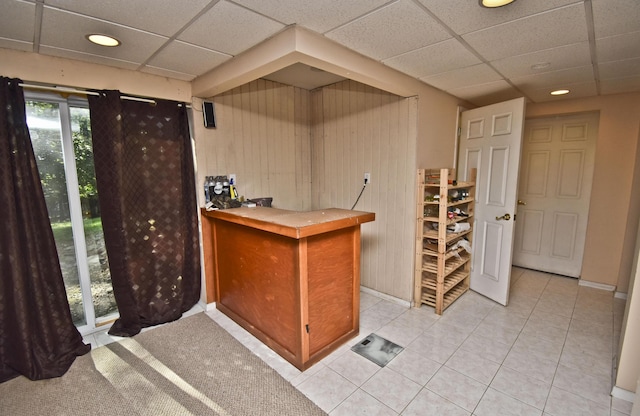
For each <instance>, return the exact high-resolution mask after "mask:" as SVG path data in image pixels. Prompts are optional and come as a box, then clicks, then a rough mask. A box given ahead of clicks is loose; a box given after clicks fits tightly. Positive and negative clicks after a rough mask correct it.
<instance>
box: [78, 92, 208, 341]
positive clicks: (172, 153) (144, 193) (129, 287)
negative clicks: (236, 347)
mask: <svg viewBox="0 0 640 416" xmlns="http://www.w3.org/2000/svg"><path fill="white" fill-rule="evenodd" d="M89 109H90V112H91V135H92V137H93V153H94V160H95V167H96V180H97V185H98V197H99V199H100V210H101V212H102V223H103V228H104V237H105V245H106V249H107V254H108V257H109V267H110V270H111V281H112V284H113V290H114V296H115V299H116V303H117V304H118V310H119V311H120V318H119V319H118V320H117V321H116V322H115V323H114V325H113V326H112V327H111V330H110V331H109V333H110V334H112V335H118V336H133V335H135V334H137V333H138V332H140V329H141V328H143V327H147V326H152V325H157V324H161V323H165V322H170V321H173V320H176V319H178V318H180V316H182V313H183V312H185V311H187V310H189V309H190V308H191V307H192V306H193V305H195V304H196V302H197V301H198V299H199V298H200V248H199V240H198V218H197V214H198V211H197V203H196V191H195V179H194V171H193V156H192V150H191V140H190V137H189V126H188V121H187V113H186V109H185V107H184V106H183V105H182V106H179V105H178V103H177V102H173V101H165V100H157V103H156V104H155V105H151V104H148V103H143V102H137V101H130V100H124V99H121V98H120V93H119V92H118V91H102V92H100V95H99V96H89Z"/></svg>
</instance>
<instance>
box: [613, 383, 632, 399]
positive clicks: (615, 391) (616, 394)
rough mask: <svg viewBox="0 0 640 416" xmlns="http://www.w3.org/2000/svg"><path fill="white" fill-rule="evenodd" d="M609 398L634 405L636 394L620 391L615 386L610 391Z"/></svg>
mask: <svg viewBox="0 0 640 416" xmlns="http://www.w3.org/2000/svg"><path fill="white" fill-rule="evenodd" d="M611 396H613V397H616V398H618V399H622V400H624V401H627V402H631V403H634V402H635V400H636V394H635V393H634V392H632V391H629V390H625V389H621V388H620V387H617V386H613V389H612V390H611Z"/></svg>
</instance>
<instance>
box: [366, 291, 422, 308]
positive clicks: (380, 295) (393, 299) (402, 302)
mask: <svg viewBox="0 0 640 416" xmlns="http://www.w3.org/2000/svg"><path fill="white" fill-rule="evenodd" d="M360 291H361V292H364V293H367V294H369V295H372V296H375V297H377V298H380V299H384V300H386V301H389V302H392V303H395V304H397V305H402V306H405V307H407V308H410V307H411V302H409V301H406V300H404V299H400V298H396V297H395V296H391V295H387V294H386V293H382V292H378V291H377V290H373V289H369V288H368V287H364V286H360Z"/></svg>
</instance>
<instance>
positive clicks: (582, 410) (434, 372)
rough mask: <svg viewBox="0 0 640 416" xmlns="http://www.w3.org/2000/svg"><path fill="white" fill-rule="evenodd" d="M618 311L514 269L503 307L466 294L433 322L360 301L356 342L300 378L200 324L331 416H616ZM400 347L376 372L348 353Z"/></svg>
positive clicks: (608, 301)
mask: <svg viewBox="0 0 640 416" xmlns="http://www.w3.org/2000/svg"><path fill="white" fill-rule="evenodd" d="M624 304H625V302H624V300H620V299H615V298H614V297H613V293H612V292H607V291H603V290H598V289H593V288H589V287H585V286H579V285H578V280H576V279H571V278H566V277H560V276H555V275H552V274H546V273H541V272H536V271H531V270H526V269H519V268H514V269H513V273H512V286H511V298H510V303H509V306H508V307H503V306H501V305H498V304H496V303H494V302H492V301H490V300H488V299H487V298H485V297H483V296H481V295H478V294H477V293H474V292H468V293H466V294H465V295H463V296H462V297H461V298H460V299H458V300H457V301H456V302H455V303H454V304H453V305H451V306H450V307H449V308H448V309H447V310H446V311H445V313H444V314H443V315H442V316H438V315H436V314H435V313H434V312H433V309H432V308H429V307H426V306H423V307H421V308H407V307H405V306H401V305H399V304H396V303H393V302H390V301H387V300H383V299H381V298H378V297H376V296H373V295H371V294H368V293H361V315H360V334H359V335H358V336H357V337H356V338H354V339H353V340H351V341H349V342H348V343H347V344H345V345H343V346H342V347H340V348H339V349H338V350H336V351H335V352H334V353H332V354H331V355H329V356H328V357H326V358H325V359H323V360H322V361H321V362H319V363H317V364H315V365H314V366H312V367H311V368H310V369H308V370H307V371H304V372H301V371H299V370H298V369H296V368H295V367H293V366H292V365H291V364H289V363H288V362H286V361H285V360H284V359H282V358H281V357H280V356H278V355H277V354H275V353H274V352H273V351H271V350H270V349H269V348H267V347H266V346H265V345H263V344H262V343H261V342H260V341H258V340H257V339H256V338H254V337H253V336H252V335H250V334H249V333H248V332H246V331H245V330H244V329H242V328H241V327H239V326H238V325H237V324H235V323H234V322H233V321H231V320H230V319H229V318H227V317H226V316H225V315H223V314H222V313H220V312H219V311H217V310H212V311H208V312H207V314H208V315H209V316H210V317H211V318H212V319H214V320H215V321H216V322H217V323H218V324H220V325H221V326H222V327H224V328H225V329H227V331H229V332H230V333H231V334H232V335H234V336H235V337H236V338H237V339H239V340H240V341H241V342H243V343H244V345H246V346H247V347H248V348H249V349H250V350H252V351H253V352H254V353H255V354H256V355H258V356H259V357H261V358H262V359H263V360H264V361H265V362H266V363H267V364H269V365H270V366H271V367H273V368H274V369H276V370H277V371H278V372H279V373H280V374H281V375H282V376H283V377H285V378H286V379H287V380H289V381H290V382H291V383H292V384H293V385H294V386H296V388H298V390H300V391H301V392H302V393H304V394H305V395H306V396H307V397H309V398H310V399H311V400H312V401H313V402H315V403H316V404H317V405H318V406H320V407H321V408H322V409H323V410H325V411H326V412H327V413H328V414H330V415H331V416H342V415H348V416H353V415H368V416H376V415H380V416H386V415H403V416H417V415H441V416H445V415H461V416H462V415H477V416H485V415H486V416H496V415H500V416H506V415H545V416H565V415H576V416H578V415H579V416H586V415H595V416H600V415H602V416H621V415H629V414H630V413H631V407H632V403H629V402H626V401H623V400H620V399H616V398H612V397H611V396H610V392H611V387H612V374H611V373H612V371H611V368H612V360H613V355H614V352H615V351H617V342H618V339H619V336H620V327H621V324H622V315H623V313H624ZM370 333H376V334H378V335H380V336H382V337H384V338H386V339H388V340H390V341H393V342H395V343H396V344H399V345H401V346H403V347H404V350H403V351H402V352H401V353H400V354H398V355H397V356H396V357H395V358H394V359H393V360H392V361H391V362H389V363H388V364H387V366H386V367H383V368H381V367H379V366H378V365H377V364H374V363H373V362H371V361H369V360H367V359H366V358H363V357H362V356H360V355H358V354H356V353H355V352H353V351H351V349H350V348H351V347H352V346H353V345H355V344H356V343H358V342H359V341H360V340H361V339H362V338H364V337H365V336H367V335H369V334H370Z"/></svg>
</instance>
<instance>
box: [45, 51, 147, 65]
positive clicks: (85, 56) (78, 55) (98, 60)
mask: <svg viewBox="0 0 640 416" xmlns="http://www.w3.org/2000/svg"><path fill="white" fill-rule="evenodd" d="M40 53H41V54H43V55H51V56H57V57H60V58H67V59H75V60H78V61H85V62H90V63H94V64H99V65H107V66H113V67H116V68H123V69H130V70H136V69H137V68H138V67H139V66H140V63H139V62H129V61H124V60H120V59H115V58H109V57H105V56H100V55H92V54H90V53H84V52H77V51H72V50H68V49H60V48H53V47H50V46H40Z"/></svg>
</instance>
